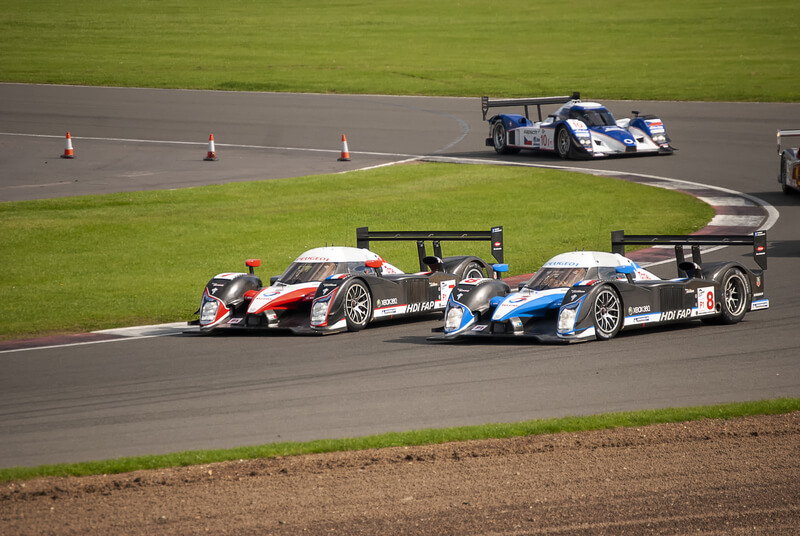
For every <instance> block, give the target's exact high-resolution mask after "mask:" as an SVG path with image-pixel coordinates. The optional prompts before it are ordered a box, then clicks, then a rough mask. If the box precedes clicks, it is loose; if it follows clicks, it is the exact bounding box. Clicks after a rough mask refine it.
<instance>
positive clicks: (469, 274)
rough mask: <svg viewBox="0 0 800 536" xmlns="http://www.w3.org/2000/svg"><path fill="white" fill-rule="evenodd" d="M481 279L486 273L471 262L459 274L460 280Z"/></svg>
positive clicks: (478, 265) (479, 266)
mask: <svg viewBox="0 0 800 536" xmlns="http://www.w3.org/2000/svg"><path fill="white" fill-rule="evenodd" d="M482 277H486V272H485V271H484V270H483V267H482V266H481V265H480V264H478V263H477V262H471V263H469V264H468V265H467V266H466V267H465V268H464V270H463V271H462V272H461V278H460V280H464V279H473V278H474V279H479V278H482Z"/></svg>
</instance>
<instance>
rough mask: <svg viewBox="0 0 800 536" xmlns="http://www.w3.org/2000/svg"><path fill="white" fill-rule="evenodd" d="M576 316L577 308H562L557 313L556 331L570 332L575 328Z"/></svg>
mask: <svg viewBox="0 0 800 536" xmlns="http://www.w3.org/2000/svg"><path fill="white" fill-rule="evenodd" d="M577 314H578V309H577V307H564V308H562V309H561V311H560V312H559V313H558V331H559V333H564V332H567V331H572V329H573V328H574V327H575V317H576V316H577Z"/></svg>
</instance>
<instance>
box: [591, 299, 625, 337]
mask: <svg viewBox="0 0 800 536" xmlns="http://www.w3.org/2000/svg"><path fill="white" fill-rule="evenodd" d="M594 318H595V325H596V326H597V329H598V330H599V331H600V332H601V333H602V334H604V335H610V334H612V333H614V331H615V330H616V329H617V326H618V325H619V320H620V308H619V299H618V298H617V295H616V294H615V293H614V291H612V290H608V289H605V290H601V291H600V293H599V294H598V295H597V300H595V302H594Z"/></svg>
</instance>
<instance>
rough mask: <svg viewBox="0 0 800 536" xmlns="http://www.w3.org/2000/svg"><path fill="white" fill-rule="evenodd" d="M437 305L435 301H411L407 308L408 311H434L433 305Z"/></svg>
mask: <svg viewBox="0 0 800 536" xmlns="http://www.w3.org/2000/svg"><path fill="white" fill-rule="evenodd" d="M435 305H436V302H434V301H428V302H419V303H410V304H409V305H408V307H407V308H406V312H407V313H420V312H423V311H433V307H434V306H435Z"/></svg>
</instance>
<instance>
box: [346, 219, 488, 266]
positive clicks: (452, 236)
mask: <svg viewBox="0 0 800 536" xmlns="http://www.w3.org/2000/svg"><path fill="white" fill-rule="evenodd" d="M445 240H446V241H450V242H476V241H484V240H485V241H491V243H492V256H493V257H494V258H495V260H496V261H497V262H498V263H500V264H502V263H503V227H502V226H500V227H492V229H491V230H490V231H370V230H369V227H358V228H357V229H356V245H357V246H358V247H360V248H364V249H369V243H370V242H403V241H409V242H411V241H414V242H416V243H417V253H418V254H419V269H420V271H425V263H424V262H423V261H422V259H424V258H425V257H426V255H427V254H426V252H425V242H426V241H431V242H432V243H433V254H434V255H436V256H437V257H439V258H442V244H441V242H442V241H445Z"/></svg>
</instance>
